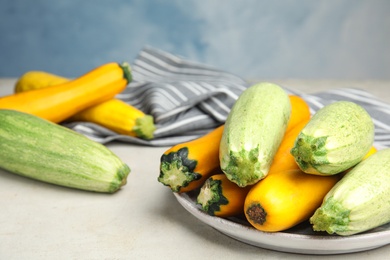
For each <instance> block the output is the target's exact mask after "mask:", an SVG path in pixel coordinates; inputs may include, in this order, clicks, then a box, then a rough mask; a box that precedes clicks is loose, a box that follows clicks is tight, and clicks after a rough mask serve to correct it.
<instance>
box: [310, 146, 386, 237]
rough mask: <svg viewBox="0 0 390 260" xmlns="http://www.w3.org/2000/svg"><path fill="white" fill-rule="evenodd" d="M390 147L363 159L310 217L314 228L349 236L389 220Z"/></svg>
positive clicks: (337, 184) (329, 193)
mask: <svg viewBox="0 0 390 260" xmlns="http://www.w3.org/2000/svg"><path fill="white" fill-rule="evenodd" d="M389 187H390V148H387V149H385V150H380V151H378V152H376V153H375V154H373V155H371V156H370V157H368V158H367V159H365V160H364V161H362V162H360V163H359V164H358V165H357V166H355V167H354V168H353V169H352V170H351V171H349V172H348V173H347V174H346V175H345V176H344V177H343V178H342V179H341V180H340V181H339V182H338V183H336V185H335V186H334V187H333V188H332V189H331V190H330V191H329V192H328V194H327V195H326V196H325V198H324V202H323V204H322V205H321V207H320V208H318V209H317V210H316V212H315V213H314V215H313V216H312V217H311V218H310V222H311V223H312V224H313V229H314V230H315V231H326V232H328V233H329V234H334V233H336V234H338V235H343V236H349V235H353V234H357V233H361V232H364V231H367V230H370V229H373V228H375V227H379V226H381V225H383V224H386V223H389V222H390V214H389V213H390V188H389Z"/></svg>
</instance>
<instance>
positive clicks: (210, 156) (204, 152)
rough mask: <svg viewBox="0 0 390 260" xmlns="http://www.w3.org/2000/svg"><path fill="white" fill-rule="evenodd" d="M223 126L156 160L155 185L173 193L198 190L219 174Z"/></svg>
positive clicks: (170, 149) (175, 146)
mask: <svg viewBox="0 0 390 260" xmlns="http://www.w3.org/2000/svg"><path fill="white" fill-rule="evenodd" d="M223 129H224V126H223V125H222V126H219V127H217V128H216V129H214V130H213V131H211V132H210V133H208V134H206V135H204V136H202V137H199V138H197V139H195V140H192V141H188V142H184V143H181V144H177V145H174V146H172V147H171V148H169V149H168V150H167V151H165V152H164V154H163V155H162V156H161V159H160V175H159V177H158V181H159V182H160V183H162V184H163V185H165V186H168V187H170V188H171V190H172V191H174V192H187V191H191V190H194V189H196V188H199V187H200V186H202V185H203V183H204V182H205V181H206V179H207V178H208V177H210V176H211V175H212V174H214V173H216V172H217V171H219V157H218V154H219V142H220V140H221V136H222V132H223Z"/></svg>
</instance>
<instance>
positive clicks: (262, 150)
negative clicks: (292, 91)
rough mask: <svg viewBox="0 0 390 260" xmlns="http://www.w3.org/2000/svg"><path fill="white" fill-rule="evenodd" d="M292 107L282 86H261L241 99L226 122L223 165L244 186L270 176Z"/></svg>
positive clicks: (222, 153) (223, 135) (247, 90)
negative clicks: (271, 166) (272, 163)
mask: <svg viewBox="0 0 390 260" xmlns="http://www.w3.org/2000/svg"><path fill="white" fill-rule="evenodd" d="M290 113H291V104H290V100H289V97H288V95H287V93H286V92H285V91H284V90H283V89H282V88H281V87H280V86H278V85H275V84H272V83H267V82H264V83H258V84H255V85H253V86H250V87H249V88H247V89H246V90H244V92H243V93H242V94H241V95H240V96H239V98H238V99H237V101H236V102H235V104H234V105H233V107H232V109H231V111H230V113H229V115H228V118H227V119H226V123H225V128H224V132H223V134H222V139H221V142H220V152H219V159H220V166H221V169H222V171H223V172H224V173H225V174H226V176H227V177H228V179H229V180H230V181H232V182H234V183H236V184H237V185H238V186H240V187H245V186H247V185H251V184H255V183H256V182H258V181H259V180H261V179H263V178H264V177H265V176H266V175H267V174H268V170H269V167H270V165H271V162H272V160H273V158H274V155H275V153H276V150H277V149H278V147H279V145H280V142H281V141H282V138H283V136H284V133H285V131H286V127H287V124H288V121H289V119H290Z"/></svg>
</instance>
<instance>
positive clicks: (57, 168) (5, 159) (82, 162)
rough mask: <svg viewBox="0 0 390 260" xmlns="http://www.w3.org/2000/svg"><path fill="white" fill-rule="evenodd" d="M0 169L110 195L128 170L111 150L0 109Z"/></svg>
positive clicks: (75, 135)
mask: <svg viewBox="0 0 390 260" xmlns="http://www.w3.org/2000/svg"><path fill="white" fill-rule="evenodd" d="M0 168H3V169H5V170H7V171H9V172H12V173H15V174H18V175H22V176H25V177H29V178H32V179H36V180H40V181H44V182H48V183H52V184H57V185H60V186H66V187H71V188H77V189H82V190H88V191H95V192H106V193H113V192H115V191H117V190H118V189H119V188H120V187H121V186H123V185H124V184H125V183H126V179H127V176H128V174H129V173H130V168H129V167H128V165H126V164H125V163H123V162H122V161H121V160H120V159H119V158H118V157H117V156H116V155H115V154H114V153H113V152H112V151H110V150H109V149H108V148H107V147H105V146H104V145H102V144H99V143H97V142H94V141H92V140H90V139H88V138H87V137H85V136H83V135H81V134H79V133H76V132H74V131H72V130H70V129H68V128H65V127H63V126H61V125H58V124H54V123H52V122H49V121H47V120H45V119H42V118H39V117H37V116H33V115H30V114H27V113H23V112H18V111H14V110H6V109H0Z"/></svg>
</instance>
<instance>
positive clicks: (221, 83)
mask: <svg viewBox="0 0 390 260" xmlns="http://www.w3.org/2000/svg"><path fill="white" fill-rule="evenodd" d="M132 73H133V82H131V83H130V84H129V86H128V87H127V89H125V91H123V92H122V93H120V94H119V95H118V96H117V98H119V99H121V100H123V101H125V102H127V103H129V104H131V105H133V106H135V107H137V108H138V109H140V110H142V111H144V112H145V113H147V114H150V115H152V116H153V117H154V119H155V124H156V131H155V133H154V135H155V138H153V140H142V139H139V138H134V137H130V136H124V135H119V134H116V133H114V132H112V131H110V130H108V129H105V128H103V127H101V126H98V125H95V124H91V123H86V122H82V123H80V122H79V123H71V124H67V125H66V126H67V127H69V128H71V129H73V130H75V131H77V132H80V133H82V134H84V135H86V136H88V137H89V138H91V139H92V140H95V141H97V142H100V143H108V142H110V141H122V142H128V143H133V144H138V145H148V146H172V145H174V144H177V143H181V142H185V141H189V140H192V139H195V138H197V137H199V136H201V135H204V134H206V133H207V132H209V131H210V130H212V129H214V128H216V127H217V126H219V125H221V124H223V123H224V122H225V120H226V117H227V115H228V113H229V111H230V108H231V107H232V105H233V104H234V102H235V101H236V99H237V98H238V96H239V95H240V94H241V93H242V91H244V90H245V89H246V88H247V87H248V86H249V84H248V82H246V81H245V80H243V79H242V78H240V77H239V76H237V75H233V74H231V73H227V72H224V71H221V70H219V69H216V68H213V67H210V66H207V65H205V64H200V63H197V62H194V61H190V60H186V59H183V58H181V57H178V56H176V55H173V54H170V53H167V52H163V51H161V50H158V49H154V48H151V47H145V48H144V49H143V50H141V51H140V53H139V54H138V57H137V58H136V59H135V61H134V63H133V64H132ZM282 87H283V88H284V89H285V90H286V92H287V93H289V94H295V95H299V96H302V97H303V98H304V99H305V100H306V101H307V102H308V104H309V106H310V108H311V112H312V113H315V112H316V111H317V110H318V109H319V108H321V107H323V106H324V105H326V104H329V103H331V102H334V101H337V100H350V101H353V102H356V103H358V104H360V105H362V106H363V107H364V108H365V109H366V110H367V111H368V113H370V115H371V116H372V117H373V120H374V123H375V126H376V130H375V131H376V132H375V135H376V139H375V143H376V145H377V146H378V147H386V146H390V124H389V123H388V122H390V105H388V104H385V103H383V102H381V101H380V100H378V99H377V98H376V97H374V96H373V95H371V94H369V93H367V92H365V91H363V90H359V89H353V88H343V89H332V90H328V91H325V92H320V93H315V94H305V93H300V92H297V91H295V90H293V89H289V88H286V87H284V86H282Z"/></svg>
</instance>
